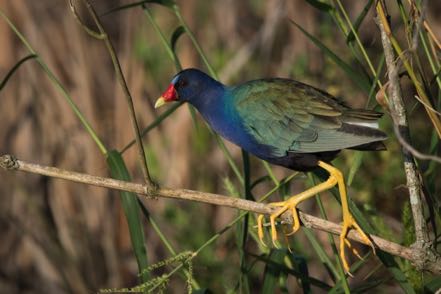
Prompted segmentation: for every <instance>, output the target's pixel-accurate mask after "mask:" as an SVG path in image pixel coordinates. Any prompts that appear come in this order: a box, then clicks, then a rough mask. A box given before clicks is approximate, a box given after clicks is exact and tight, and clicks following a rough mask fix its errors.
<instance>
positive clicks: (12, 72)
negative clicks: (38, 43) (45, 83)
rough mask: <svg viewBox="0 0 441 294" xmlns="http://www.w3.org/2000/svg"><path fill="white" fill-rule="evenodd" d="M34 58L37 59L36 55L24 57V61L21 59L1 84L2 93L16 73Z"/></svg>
mask: <svg viewBox="0 0 441 294" xmlns="http://www.w3.org/2000/svg"><path fill="white" fill-rule="evenodd" d="M33 58H37V55H36V54H29V55H27V56H25V57H23V58H22V59H20V60H19V61H18V62H17V63H16V64H15V65H14V66H13V67H12V68H11V70H10V71H8V73H7V74H6V76H5V77H4V78H3V80H2V81H1V82H0V91H1V90H2V89H3V87H4V86H6V83H7V82H8V80H9V79H10V78H11V77H12V75H13V74H14V73H15V71H16V70H17V69H18V68H19V67H20V66H21V65H22V64H23V63H25V62H26V61H27V60H30V59H33Z"/></svg>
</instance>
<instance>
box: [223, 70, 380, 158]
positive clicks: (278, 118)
mask: <svg viewBox="0 0 441 294" xmlns="http://www.w3.org/2000/svg"><path fill="white" fill-rule="evenodd" d="M232 91H233V96H234V98H235V100H234V105H235V107H236V110H237V111H238V113H239V116H240V117H241V119H242V123H243V124H244V127H245V128H246V130H247V132H248V133H250V134H251V135H252V136H253V137H254V138H255V139H256V140H257V142H258V143H260V144H265V145H269V146H272V147H273V148H274V154H273V155H274V156H284V155H286V153H287V152H297V153H314V152H324V151H333V150H340V149H344V148H350V147H354V146H357V145H362V144H367V143H370V142H373V141H379V138H378V137H377V136H375V135H378V133H375V132H363V131H361V130H362V129H370V130H371V131H372V130H374V131H375V128H376V126H375V123H376V120H377V119H378V118H379V117H380V116H381V114H379V113H377V112H373V111H368V110H366V111H365V110H351V109H349V108H348V107H347V106H345V105H344V104H343V103H342V102H340V101H338V100H336V99H335V98H334V97H332V96H330V95H329V94H327V93H325V92H322V91H320V90H318V89H316V88H313V87H311V86H308V85H305V84H302V83H299V82H296V81H293V80H287V79H265V80H256V81H250V82H247V83H245V84H242V85H240V86H237V87H236V88H234V89H233V90H232ZM369 124H372V126H370V125H369ZM357 126H358V127H357ZM357 128H358V130H357ZM378 132H379V131H378ZM379 133H380V134H381V132H379ZM373 134H374V136H373ZM383 139H384V138H383Z"/></svg>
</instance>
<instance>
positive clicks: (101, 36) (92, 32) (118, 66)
mask: <svg viewBox="0 0 441 294" xmlns="http://www.w3.org/2000/svg"><path fill="white" fill-rule="evenodd" d="M83 2H84V4H85V5H86V8H87V10H88V12H89V14H90V16H91V17H92V19H93V21H94V22H95V25H96V26H97V28H98V31H95V30H93V29H90V28H89V27H88V26H87V25H85V24H84V23H83V22H82V21H81V19H80V18H79V16H78V14H77V12H76V10H75V6H74V5H73V3H72V0H69V4H70V7H71V10H72V13H73V14H74V16H75V19H76V20H77V21H78V22H79V23H80V25H81V26H82V27H83V29H84V30H85V31H86V32H87V33H88V34H89V35H91V36H92V37H94V38H96V39H99V40H103V41H104V43H105V44H106V47H107V50H108V51H109V55H110V58H111V59H112V63H113V66H114V69H115V73H116V78H117V80H118V82H119V84H120V86H121V88H122V90H123V92H124V96H125V98H126V100H127V105H128V107H129V113H130V119H131V122H132V126H133V130H134V132H135V138H136V143H137V146H138V157H139V160H140V162H141V168H142V172H143V175H144V180H145V182H146V183H147V188H148V190H149V191H152V192H154V190H155V189H156V188H157V186H156V184H155V183H154V182H153V180H152V178H151V176H150V172H149V169H148V165H147V160H146V156H145V154H144V146H143V143H142V139H141V132H140V130H139V126H138V121H137V120H136V112H135V107H134V105H133V99H132V95H131V94H130V91H129V88H128V86H127V83H126V80H125V78H124V75H123V73H122V69H121V64H120V63H119V60H118V57H117V55H116V52H115V48H114V47H113V44H112V42H111V40H110V38H109V36H108V35H107V33H106V31H105V30H104V27H103V25H102V24H101V21H100V19H99V17H98V15H97V13H96V11H95V9H94V8H93V6H92V4H91V3H90V2H89V1H88V0H83Z"/></svg>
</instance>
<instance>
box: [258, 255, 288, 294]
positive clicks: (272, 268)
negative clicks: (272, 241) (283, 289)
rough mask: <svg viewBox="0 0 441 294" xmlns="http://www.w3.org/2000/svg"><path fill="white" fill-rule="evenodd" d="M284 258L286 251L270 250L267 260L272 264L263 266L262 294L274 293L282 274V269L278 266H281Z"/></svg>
mask: <svg viewBox="0 0 441 294" xmlns="http://www.w3.org/2000/svg"><path fill="white" fill-rule="evenodd" d="M285 256H286V251H285V250H284V249H273V250H271V252H270V255H269V259H270V261H272V262H269V263H267V264H266V266H265V273H264V280H263V287H262V293H263V294H272V293H275V292H276V287H277V284H278V281H279V278H280V276H281V274H282V268H281V267H280V266H279V264H283V259H284V258H285Z"/></svg>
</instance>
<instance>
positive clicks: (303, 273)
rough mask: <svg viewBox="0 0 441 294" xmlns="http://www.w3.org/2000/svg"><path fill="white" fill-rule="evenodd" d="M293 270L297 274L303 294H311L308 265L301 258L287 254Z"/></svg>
mask: <svg viewBox="0 0 441 294" xmlns="http://www.w3.org/2000/svg"><path fill="white" fill-rule="evenodd" d="M287 255H288V257H289V259H290V260H291V263H292V264H293V265H294V268H295V269H296V270H297V271H298V272H299V278H300V283H301V285H302V290H303V293H312V290H311V281H310V277H309V271H308V263H307V261H306V259H305V258H304V257H303V256H298V255H294V254H292V253H291V254H290V253H288V254H287Z"/></svg>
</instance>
